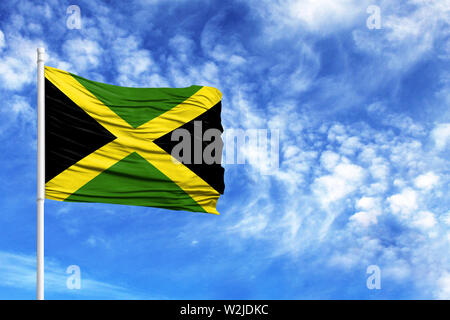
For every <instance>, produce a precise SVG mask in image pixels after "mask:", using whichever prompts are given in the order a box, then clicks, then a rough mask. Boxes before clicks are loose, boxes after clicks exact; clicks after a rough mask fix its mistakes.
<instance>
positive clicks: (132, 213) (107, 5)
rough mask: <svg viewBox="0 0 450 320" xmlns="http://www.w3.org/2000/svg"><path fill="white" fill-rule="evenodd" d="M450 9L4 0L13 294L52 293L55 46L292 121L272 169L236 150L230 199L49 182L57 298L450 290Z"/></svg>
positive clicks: (226, 109) (64, 59) (1, 93)
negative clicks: (39, 265) (76, 194)
mask: <svg viewBox="0 0 450 320" xmlns="http://www.w3.org/2000/svg"><path fill="white" fill-rule="evenodd" d="M38 3H40V4H38ZM71 4H76V5H78V6H79V7H80V9H81V19H82V28H81V29H80V30H76V29H75V30H70V29H68V28H67V27H66V19H67V17H68V15H67V14H66V10H67V7H68V6H69V5H71ZM369 5H377V6H379V8H380V10H381V11H380V12H381V15H380V16H381V29H369V28H368V27H367V26H366V20H367V19H368V17H369V15H370V14H369V13H367V8H368V6H369ZM449 22H450V1H449V0H440V1H428V0H407V1H401V2H400V1H387V0H371V1H366V0H358V1H356V0H346V1H344V0H335V1H326V0H299V1H293V0H280V1H267V0H259V1H252V0H249V1H196V0H190V1H185V0H176V1H175V0H174V1H162V0H136V1H126V2H125V1H123V2H119V1H117V2H113V1H92V0H90V1H75V2H67V1H55V0H49V1H45V4H42V3H41V2H40V1H39V2H38V1H12V0H6V1H2V2H1V3H0V30H1V31H0V98H1V104H0V113H1V117H0V140H1V145H2V152H1V155H0V163H1V165H0V168H1V169H0V178H1V180H2V182H3V183H1V184H0V192H1V194H2V201H0V212H1V214H0V298H3V299H13V298H21V299H33V298H34V297H35V246H36V244H35V238H36V231H35V229H36V205H35V194H36V183H35V181H36V84H35V82H36V81H35V79H36V78H35V77H36V70H35V69H36V63H35V61H36V48H37V47H39V46H43V47H45V48H46V50H47V53H48V58H47V64H48V65H50V66H53V67H57V68H60V69H64V70H67V71H70V72H73V73H75V74H78V75H80V76H83V77H86V78H89V79H92V80H97V81H102V82H107V83H111V84H116V85H123V86H140V87H161V86H170V87H184V86H190V85H192V84H198V85H210V86H214V87H217V88H218V89H220V90H221V91H222V93H223V100H222V101H223V102H222V103H223V111H222V116H223V124H224V127H225V128H226V129H229V128H243V129H270V130H275V129H276V130H279V132H280V168H279V169H278V170H276V171H274V172H273V173H272V174H271V175H262V174H261V172H260V170H259V168H258V165H257V164H247V165H226V166H225V168H226V175H225V182H226V193H225V195H224V196H223V197H221V199H220V200H219V204H218V209H219V211H220V212H221V215H220V216H215V215H207V214H204V215H203V214H196V213H185V212H172V211H164V210H160V209H153V208H141V207H128V206H115V205H106V204H70V203H60V202H55V201H50V200H47V202H46V216H45V219H46V220H45V228H46V229H45V241H46V242H45V246H46V247H45V250H46V251H45V254H46V261H45V263H46V298H48V299H109V298H112V299H139V298H142V299H311V298H312V299H423V298H427V299H449V298H450V254H449V252H450V250H449V249H450V248H449V245H450V211H449V200H448V189H449V170H448V168H449V161H448V158H449V155H450V152H449V146H450V143H449V141H450V113H449V104H450V95H449V92H450V90H449V89H450V69H449V65H450V61H449V60H450V43H449V37H450V27H449ZM69 265H78V266H79V267H80V269H81V277H82V280H81V281H82V282H81V289H80V290H69V289H67V287H66V279H67V276H68V275H67V274H66V273H65V272H66V268H67V267H68V266H69ZM370 265H377V266H379V268H380V270H381V289H380V290H369V289H368V288H367V286H366V280H367V277H368V274H366V269H367V267H368V266H370Z"/></svg>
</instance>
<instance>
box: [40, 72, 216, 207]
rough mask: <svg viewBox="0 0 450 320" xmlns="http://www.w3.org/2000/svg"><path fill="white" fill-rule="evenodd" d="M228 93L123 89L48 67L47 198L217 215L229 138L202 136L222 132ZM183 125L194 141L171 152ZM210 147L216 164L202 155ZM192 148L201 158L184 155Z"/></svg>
mask: <svg viewBox="0 0 450 320" xmlns="http://www.w3.org/2000/svg"><path fill="white" fill-rule="evenodd" d="M221 97H222V94H221V93H220V91H219V90H217V89H215V88H212V87H207V86H196V85H193V86H190V87H186V88H129V87H119V86H114V85H110V84H104V83H100V82H96V81H91V80H87V79H85V78H82V77H79V76H77V75H74V74H71V73H69V72H66V71H62V70H59V69H55V68H51V67H45V126H46V129H45V157H46V158H45V181H46V183H45V195H46V198H48V199H53V200H59V201H72V202H102V203H115V204H125V205H138V206H148V207H158V208H165V209H172V210H185V211H196V212H207V213H215V214H218V212H217V210H216V204H217V200H218V198H219V196H220V194H223V192H224V188H225V185H224V169H223V168H222V166H221V152H222V140H221V138H220V135H219V136H218V137H216V139H218V140H220V141H213V138H211V137H210V142H209V141H200V142H198V141H196V140H199V139H202V137H203V134H205V133H206V132H207V131H208V129H214V130H216V132H219V134H221V133H222V132H223V128H222V125H221V119H220V113H221ZM176 129H180V130H181V129H183V132H185V133H188V134H189V135H190V136H189V137H188V138H191V139H192V140H194V141H193V142H194V143H191V144H190V145H188V146H189V148H190V149H189V150H188V149H183V151H182V152H178V153H175V155H172V153H173V152H172V151H173V150H175V149H174V148H177V150H178V151H179V149H180V145H179V144H180V143H181V142H179V141H180V137H178V140H175V141H174V139H173V133H174V132H175V130H176ZM198 130H200V131H198ZM217 130H218V131H217ZM195 132H197V133H198V132H200V134H197V135H194V133H195ZM205 137H206V134H205ZM185 138H186V137H185ZM182 142H183V143H186V141H185V140H184V139H183V141H182ZM213 142H215V143H216V144H215V145H216V146H218V147H217V148H215V150H213V151H211V147H210V144H209V143H211V144H212V143H213ZM191 145H192V146H191ZM199 146H200V149H198V148H199ZM208 147H209V152H211V153H212V155H213V156H214V157H215V159H216V161H214V162H213V163H211V161H205V160H204V159H202V158H201V155H202V154H203V152H206V149H207V148H208ZM196 148H197V149H196ZM213 149H214V148H213ZM191 150H192V151H193V152H192V153H193V154H194V155H193V157H194V156H195V157H196V158H198V156H199V153H200V161H199V159H196V161H185V160H186V156H187V155H189V154H190V153H191V152H190V151H191Z"/></svg>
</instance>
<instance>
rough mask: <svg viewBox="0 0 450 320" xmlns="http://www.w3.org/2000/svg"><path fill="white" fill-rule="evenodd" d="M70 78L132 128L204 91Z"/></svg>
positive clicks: (193, 87) (195, 88) (77, 77)
mask: <svg viewBox="0 0 450 320" xmlns="http://www.w3.org/2000/svg"><path fill="white" fill-rule="evenodd" d="M71 75H72V76H73V77H74V78H75V79H76V80H77V81H78V82H79V83H81V85H83V87H85V88H86V89H87V90H89V91H90V92H91V93H92V94H93V95H94V96H96V97H97V99H99V100H100V101H101V102H103V103H104V104H105V105H106V106H108V107H109V108H110V109H111V110H112V111H114V112H115V113H116V114H117V115H118V116H119V117H121V118H122V119H123V120H125V121H126V122H128V123H129V124H130V125H131V126H132V127H133V128H137V127H139V126H140V125H142V124H144V123H146V122H148V121H150V120H152V119H153V118H156V117H158V116H159V115H161V114H163V113H164V112H166V111H169V110H170V109H172V108H173V107H175V106H177V105H179V104H180V103H182V102H183V101H185V100H186V99H187V98H189V97H190V96H192V95H193V94H195V93H196V92H197V91H198V90H200V89H201V88H202V87H201V86H190V87H187V88H130V87H119V86H114V85H111V84H106V83H101V82H96V81H92V80H88V79H85V78H82V77H79V76H77V75H74V74H71Z"/></svg>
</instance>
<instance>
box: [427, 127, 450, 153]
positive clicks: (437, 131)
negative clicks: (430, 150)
mask: <svg viewBox="0 0 450 320" xmlns="http://www.w3.org/2000/svg"><path fill="white" fill-rule="evenodd" d="M431 136H432V138H433V140H434V144H435V146H436V149H437V150H439V151H442V150H444V149H445V148H446V147H447V145H448V143H449V141H450V123H442V124H439V125H437V126H436V127H435V128H434V129H433V131H432V132H431Z"/></svg>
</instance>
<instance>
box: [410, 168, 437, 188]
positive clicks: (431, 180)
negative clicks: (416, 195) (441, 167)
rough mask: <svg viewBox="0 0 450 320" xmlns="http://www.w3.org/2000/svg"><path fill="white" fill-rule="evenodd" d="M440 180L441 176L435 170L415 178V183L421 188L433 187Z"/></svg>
mask: <svg viewBox="0 0 450 320" xmlns="http://www.w3.org/2000/svg"><path fill="white" fill-rule="evenodd" d="M438 182H439V177H438V176H437V175H435V174H434V172H431V171H430V172H427V173H425V174H422V175H420V176H418V177H417V178H416V179H415V180H414V185H415V186H416V187H417V188H419V189H425V190H429V189H432V188H433V187H434V186H435V185H436V184H437V183H438Z"/></svg>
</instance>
